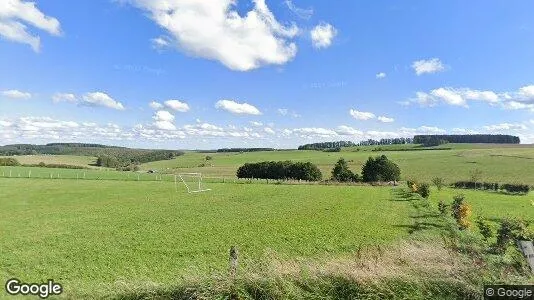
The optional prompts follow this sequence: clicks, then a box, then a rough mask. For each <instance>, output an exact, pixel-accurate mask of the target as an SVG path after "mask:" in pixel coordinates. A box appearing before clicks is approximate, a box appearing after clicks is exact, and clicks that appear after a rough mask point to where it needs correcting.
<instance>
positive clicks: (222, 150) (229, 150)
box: [217, 148, 275, 153]
mask: <svg viewBox="0 0 534 300" xmlns="http://www.w3.org/2000/svg"><path fill="white" fill-rule="evenodd" d="M274 150H275V149H274V148H223V149H217V152H222V153H224V152H238V153H239V152H260V151H274Z"/></svg>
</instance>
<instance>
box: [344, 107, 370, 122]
mask: <svg viewBox="0 0 534 300" xmlns="http://www.w3.org/2000/svg"><path fill="white" fill-rule="evenodd" d="M349 113H350V115H351V116H352V117H353V118H354V119H356V120H361V121H367V120H372V119H374V118H376V116H375V114H373V113H370V112H363V111H357V110H355V109H351V110H350V111H349Z"/></svg>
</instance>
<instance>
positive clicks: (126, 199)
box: [0, 179, 412, 293]
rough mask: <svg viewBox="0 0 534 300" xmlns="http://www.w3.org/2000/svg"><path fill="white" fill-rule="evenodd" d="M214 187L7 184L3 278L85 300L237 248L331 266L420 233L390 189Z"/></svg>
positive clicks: (3, 184)
mask: <svg viewBox="0 0 534 300" xmlns="http://www.w3.org/2000/svg"><path fill="white" fill-rule="evenodd" d="M210 187H211V188H213V191H211V192H209V193H202V194H194V195H189V194H187V193H185V190H184V189H183V188H182V189H181V190H180V191H179V192H178V193H176V192H175V190H174V185H173V184H171V183H168V182H121V183H120V185H117V183H116V182H114V181H73V180H54V181H51V180H37V179H34V180H28V179H0V244H2V245H3V246H2V248H1V249H0V257H1V259H0V261H1V264H2V267H1V270H2V279H7V278H8V277H17V278H22V279H27V280H34V281H35V280H38V279H43V280H44V279H47V278H57V279H58V280H61V281H63V282H64V283H65V286H77V288H76V289H83V290H84V291H85V292H86V291H90V290H93V289H97V290H98V289H99V286H100V285H101V284H104V285H110V286H111V285H113V284H114V283H115V282H116V281H118V280H126V281H129V282H136V281H154V282H161V283H170V282H174V281H176V279H177V277H180V276H186V275H188V274H190V273H191V272H193V273H196V272H199V273H201V274H208V273H209V271H210V270H219V271H220V270H224V269H225V268H226V267H227V252H228V249H229V248H230V246H232V245H238V246H239V247H240V251H241V253H242V255H243V256H244V257H245V258H248V259H251V260H259V259H260V258H261V257H263V256H264V255H267V254H269V253H271V252H272V253H276V255H277V256H279V257H283V258H297V257H321V256H325V255H336V254H340V253H348V252H351V251H355V250H356V249H358V248H359V247H365V246H369V245H376V244H382V243H390V242H392V241H395V240H398V239H401V238H404V237H406V236H407V235H408V233H407V229H406V228H407V227H408V226H409V225H410V224H411V219H410V213H411V210H412V208H411V207H410V206H408V205H406V204H404V203H403V202H400V201H399V202H397V201H391V194H390V189H388V188H372V187H358V188H354V187H352V188H341V189H340V188H337V187H326V186H275V185H253V184H238V185H235V184H213V185H211V186H210ZM21 190H24V193H20V191H21ZM333 194H335V195H336V197H332V195H333ZM78 286H80V287H78ZM67 290H69V289H68V288H67ZM71 292H72V293H76V292H79V291H77V290H71Z"/></svg>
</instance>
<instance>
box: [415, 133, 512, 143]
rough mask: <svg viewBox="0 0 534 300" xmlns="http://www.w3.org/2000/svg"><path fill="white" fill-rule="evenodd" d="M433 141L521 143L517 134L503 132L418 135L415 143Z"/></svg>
mask: <svg viewBox="0 0 534 300" xmlns="http://www.w3.org/2000/svg"><path fill="white" fill-rule="evenodd" d="M432 141H445V142H449V143H483V144H519V143H520V142H521V140H520V139H519V137H517V136H512V135H503V134H464V135H416V136H414V138H413V143H414V144H429V143H431V142H432Z"/></svg>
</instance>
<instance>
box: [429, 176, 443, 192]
mask: <svg viewBox="0 0 534 300" xmlns="http://www.w3.org/2000/svg"><path fill="white" fill-rule="evenodd" d="M432 183H433V184H434V185H435V186H436V188H437V189H438V191H441V189H442V188H443V187H444V186H445V181H444V180H443V178H441V177H434V179H432Z"/></svg>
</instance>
